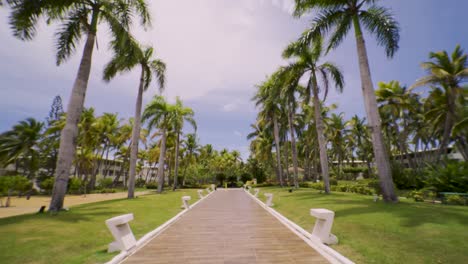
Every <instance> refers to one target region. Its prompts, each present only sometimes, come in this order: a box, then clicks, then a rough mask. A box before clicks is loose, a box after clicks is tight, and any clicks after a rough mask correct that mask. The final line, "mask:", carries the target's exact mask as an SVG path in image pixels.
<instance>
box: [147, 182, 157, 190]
mask: <svg viewBox="0 0 468 264" xmlns="http://www.w3.org/2000/svg"><path fill="white" fill-rule="evenodd" d="M145 187H146V189H158V184H157V183H156V182H150V183H147V184H146V185H145Z"/></svg>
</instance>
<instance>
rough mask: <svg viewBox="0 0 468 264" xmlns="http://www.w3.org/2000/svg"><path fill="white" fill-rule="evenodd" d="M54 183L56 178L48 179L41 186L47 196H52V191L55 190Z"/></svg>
mask: <svg viewBox="0 0 468 264" xmlns="http://www.w3.org/2000/svg"><path fill="white" fill-rule="evenodd" d="M54 181H55V178H54V177H50V178H47V179H45V180H43V181H42V182H41V183H40V184H39V187H41V189H42V190H44V191H45V193H46V194H51V193H52V189H53V188H54Z"/></svg>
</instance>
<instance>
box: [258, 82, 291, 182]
mask: <svg viewBox="0 0 468 264" xmlns="http://www.w3.org/2000/svg"><path fill="white" fill-rule="evenodd" d="M277 78H278V76H276V75H275V74H274V75H272V76H271V77H269V78H268V79H267V80H266V81H265V82H263V83H262V84H261V85H259V86H258V87H257V88H258V92H257V94H256V95H255V96H254V97H253V98H252V100H255V101H256V102H255V104H256V106H259V105H261V107H262V108H261V111H260V113H259V114H258V117H259V118H260V119H264V120H265V121H270V122H272V123H273V135H274V139H275V150H276V173H277V178H278V182H279V183H280V186H281V187H283V170H282V168H281V145H280V136H279V125H278V116H280V115H281V107H280V104H279V101H278V100H279V96H280V92H281V86H280V85H278V81H277Z"/></svg>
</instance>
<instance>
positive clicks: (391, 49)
mask: <svg viewBox="0 0 468 264" xmlns="http://www.w3.org/2000/svg"><path fill="white" fill-rule="evenodd" d="M295 1H296V8H295V11H294V14H295V15H296V16H302V15H304V14H305V13H307V12H310V11H311V10H317V11H318V15H317V17H316V18H315V19H313V23H312V26H311V27H310V28H309V29H308V30H306V31H305V32H304V34H303V36H302V37H301V41H303V42H304V43H306V44H310V43H312V42H313V40H315V39H318V38H320V37H322V36H325V35H327V34H329V33H331V36H330V39H329V44H328V48H327V49H328V50H331V49H333V48H336V47H338V46H339V45H340V44H341V43H342V42H343V40H344V39H345V37H346V35H347V34H348V32H349V30H350V29H351V27H352V26H353V27H354V32H355V37H356V46H357V52H358V59H359V69H360V73H361V82H362V91H363V96H364V105H365V108H366V113H367V119H368V120H369V126H370V128H371V134H372V144H373V148H374V154H375V161H376V164H377V169H378V175H379V179H380V186H381V189H382V194H383V198H384V200H385V201H387V202H397V201H398V197H397V196H396V194H395V187H394V185H393V180H392V174H391V168H390V160H389V157H388V153H387V151H386V149H385V144H384V141H383V135H382V132H381V127H380V119H379V112H378V108H377V101H376V99H375V94H374V88H373V84H372V77H371V72H370V67H369V59H368V56H367V50H366V45H365V42H364V35H363V27H364V29H367V30H368V31H369V32H370V33H371V34H372V35H373V36H375V37H376V38H377V43H378V44H379V45H380V46H383V47H384V48H385V52H386V55H387V57H389V58H391V57H393V55H394V54H395V52H396V51H397V50H398V42H399V39H400V35H399V25H398V22H397V21H396V20H395V19H394V17H393V15H392V14H391V12H390V10H389V9H387V8H385V7H381V6H377V5H375V2H376V0H333V1H331V0H295Z"/></svg>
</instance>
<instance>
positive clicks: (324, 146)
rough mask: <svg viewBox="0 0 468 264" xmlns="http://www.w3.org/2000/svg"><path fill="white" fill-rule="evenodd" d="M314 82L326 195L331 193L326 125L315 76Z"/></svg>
mask: <svg viewBox="0 0 468 264" xmlns="http://www.w3.org/2000/svg"><path fill="white" fill-rule="evenodd" d="M312 78H313V80H312V82H313V85H314V87H313V93H314V96H313V100H314V114H315V127H316V129H317V138H318V143H319V154H320V155H319V156H320V167H321V168H322V178H323V184H324V187H325V193H330V175H329V172H328V157H327V140H326V139H325V133H324V125H323V118H322V110H321V109H320V108H321V107H320V101H319V97H318V86H317V79H316V77H315V75H313V76H312Z"/></svg>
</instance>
